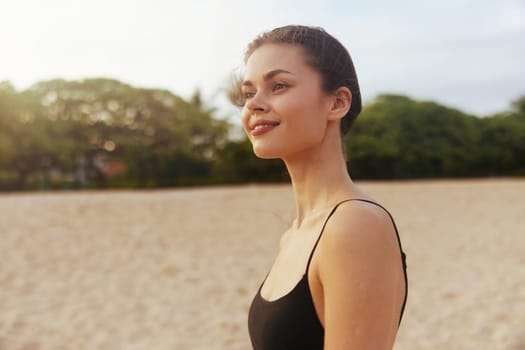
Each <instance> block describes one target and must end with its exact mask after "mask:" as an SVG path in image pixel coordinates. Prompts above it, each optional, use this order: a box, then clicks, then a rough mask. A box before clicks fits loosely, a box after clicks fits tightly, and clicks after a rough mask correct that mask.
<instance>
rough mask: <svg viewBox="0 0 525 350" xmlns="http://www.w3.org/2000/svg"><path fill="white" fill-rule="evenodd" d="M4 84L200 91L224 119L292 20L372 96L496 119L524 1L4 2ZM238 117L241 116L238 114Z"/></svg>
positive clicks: (514, 59) (524, 55) (513, 71)
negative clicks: (257, 46) (235, 78)
mask: <svg viewBox="0 0 525 350" xmlns="http://www.w3.org/2000/svg"><path fill="white" fill-rule="evenodd" d="M0 8H1V10H0V48H1V52H2V53H1V54H0V81H2V80H8V81H10V82H11V83H12V84H13V85H14V86H15V88H16V89H17V90H23V89H26V88H28V87H30V86H31V85H32V84H34V83H36V82H39V81H43V80H49V79H55V78H62V79H66V80H79V79H85V78H93V77H106V78H112V79H117V80H120V81H122V82H124V83H127V84H131V85H133V86H136V87H144V88H161V89H168V90H170V91H171V92H173V93H174V94H176V95H179V96H181V97H183V98H189V97H190V96H191V95H192V93H193V92H194V91H195V90H196V89H200V90H201V92H202V95H203V97H204V100H205V102H206V103H207V104H208V105H209V106H210V107H217V108H218V112H217V113H218V116H219V117H229V116H232V113H233V114H235V113H238V112H236V110H235V109H233V107H230V106H229V104H228V103H227V102H226V96H225V90H226V89H227V87H228V83H229V81H230V79H231V77H232V74H235V73H236V72H239V70H242V66H243V62H242V56H243V53H244V50H245V47H246V45H247V44H248V43H249V42H250V41H251V40H252V39H253V38H254V37H255V36H257V35H258V34H260V33H261V32H264V31H267V30H269V29H272V28H274V27H277V26H282V25H286V24H305V25H314V26H321V27H323V28H324V29H325V30H327V31H328V32H329V33H331V34H332V35H333V36H335V37H336V38H338V39H339V40H340V41H341V42H342V43H343V44H344V45H345V46H346V48H347V49H348V50H349V52H350V54H351V56H352V58H353V60H354V64H355V66H356V70H357V74H358V77H359V82H360V86H361V91H362V95H363V99H364V102H365V103H367V102H370V101H372V100H373V98H374V97H375V96H376V95H378V94H380V93H396V94H404V95H408V96H410V97H412V98H414V99H418V100H433V101H436V102H438V103H441V104H445V105H447V106H450V107H454V108H459V109H461V110H463V111H465V112H467V113H472V114H476V115H480V116H483V115H490V114H492V113H496V112H501V111H504V110H508V109H509V108H510V103H511V101H513V100H515V99H517V98H518V97H520V96H521V95H525V0H498V1H493V0H492V1H486V0H441V1H435V0H433V1H429V0H398V1H387V0H368V1H342V0H302V1H291V0H266V1H240V0H224V1H212V0H193V1H191V0H186V1H179V0H126V1H123V0H90V1H77V0H47V1H40V0H18V1H10V2H8V4H2V6H0ZM233 117H234V116H233Z"/></svg>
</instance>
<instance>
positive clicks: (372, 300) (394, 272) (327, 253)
mask: <svg viewBox="0 0 525 350" xmlns="http://www.w3.org/2000/svg"><path fill="white" fill-rule="evenodd" d="M400 254H401V253H400V250H399V245H398V243H397V238H396V233H395V231H394V227H393V224H392V221H391V219H390V217H389V216H388V214H387V213H386V212H385V211H384V210H383V209H381V208H379V207H377V206H375V205H373V204H370V203H355V202H352V203H344V204H342V205H341V206H340V207H339V208H338V209H337V211H336V212H335V213H334V215H333V216H332V218H331V219H330V220H329V222H328V224H327V225H326V228H325V233H324V234H323V238H322V239H321V242H320V255H319V260H318V261H319V263H318V264H319V265H318V266H319V270H318V273H319V278H320V280H321V283H322V286H323V296H324V326H325V346H324V349H325V350H354V349H355V350H367V349H371V350H386V349H392V346H393V343H394V340H395V335H396V333H397V328H398V322H399V317H400V311H401V305H402V301H403V298H404V292H405V291H404V288H405V286H404V275H403V270H402V263H401V256H400Z"/></svg>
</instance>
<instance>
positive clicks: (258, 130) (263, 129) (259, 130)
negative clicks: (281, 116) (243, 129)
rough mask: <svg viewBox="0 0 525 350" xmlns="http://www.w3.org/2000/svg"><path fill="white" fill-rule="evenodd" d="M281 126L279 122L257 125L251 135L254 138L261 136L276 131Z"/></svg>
mask: <svg viewBox="0 0 525 350" xmlns="http://www.w3.org/2000/svg"><path fill="white" fill-rule="evenodd" d="M279 124H280V123H277V122H275V123H264V124H257V125H255V126H254V127H253V128H252V129H251V130H250V133H251V134H252V136H259V135H262V134H265V133H267V132H268V131H270V130H272V129H274V128H275V127H277V126H279Z"/></svg>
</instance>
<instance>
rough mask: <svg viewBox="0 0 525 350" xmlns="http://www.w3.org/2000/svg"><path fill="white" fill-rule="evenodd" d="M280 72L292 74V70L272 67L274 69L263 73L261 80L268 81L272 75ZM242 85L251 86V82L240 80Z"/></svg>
mask: <svg viewBox="0 0 525 350" xmlns="http://www.w3.org/2000/svg"><path fill="white" fill-rule="evenodd" d="M281 73H287V74H292V72H289V71H287V70H284V69H274V70H271V71H269V72H268V73H266V74H264V75H263V80H264V81H268V80H270V79H272V78H273V77H275V76H276V75H278V74H281ZM242 86H253V83H252V82H251V81H250V80H245V81H243V82H242Z"/></svg>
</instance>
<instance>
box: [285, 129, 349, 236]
mask: <svg viewBox="0 0 525 350" xmlns="http://www.w3.org/2000/svg"><path fill="white" fill-rule="evenodd" d="M330 139H331V140H333V138H327V140H330ZM331 143H332V144H328V143H327V142H325V143H322V144H321V145H319V147H317V148H316V149H315V150H308V151H305V152H302V153H301V154H298V155H294V157H293V158H287V159H284V161H285V164H286V167H287V169H288V173H289V174H290V177H291V180H292V186H293V191H294V197H295V204H296V210H297V217H296V219H295V221H294V224H293V226H294V228H300V226H301V224H302V223H303V221H304V219H305V218H306V217H308V216H310V215H312V214H315V213H318V212H321V211H323V210H326V209H327V208H328V207H330V206H332V205H334V204H335V202H336V201H338V200H341V199H343V198H347V197H348V196H349V195H352V193H354V192H355V191H356V189H355V188H354V187H355V186H354V184H353V182H352V179H351V178H350V175H349V174H348V170H347V168H346V162H345V159H344V155H343V151H342V149H341V146H340V142H339V141H338V140H337V142H335V143H336V144H335V145H334V144H333V143H334V141H331Z"/></svg>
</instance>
